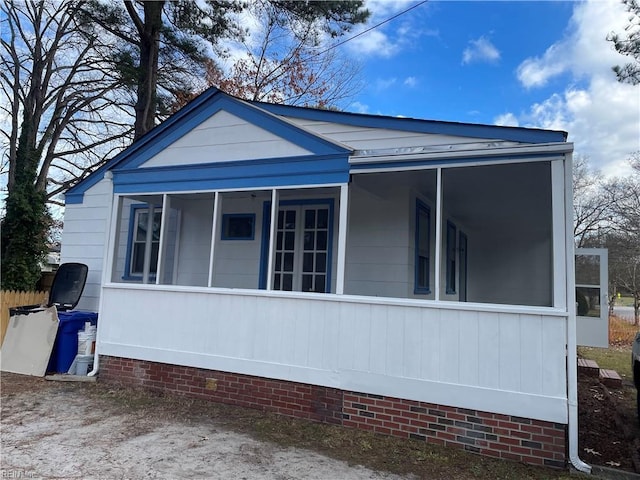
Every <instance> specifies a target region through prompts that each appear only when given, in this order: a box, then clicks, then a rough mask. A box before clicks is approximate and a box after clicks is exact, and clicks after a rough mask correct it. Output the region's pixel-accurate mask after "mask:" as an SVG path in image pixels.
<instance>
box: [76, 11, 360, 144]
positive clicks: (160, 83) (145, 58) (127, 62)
mask: <svg viewBox="0 0 640 480" xmlns="http://www.w3.org/2000/svg"><path fill="white" fill-rule="evenodd" d="M87 5H88V7H87V8H84V9H83V15H85V16H86V17H87V18H91V19H93V20H94V21H95V22H96V23H97V24H99V25H100V26H101V28H103V29H104V30H105V31H107V32H110V33H111V34H113V35H115V36H116V37H118V39H119V40H120V42H119V43H118V44H117V48H115V49H114V55H113V65H114V66H115V68H114V70H115V71H117V72H118V73H119V74H120V75H121V76H122V78H123V79H124V80H125V81H127V82H128V83H129V86H130V88H131V89H132V90H135V98H136V101H135V114H136V119H135V138H136V139H138V138H140V137H141V136H142V135H144V134H145V133H146V132H147V131H149V130H151V128H153V126H154V125H155V122H156V120H157V118H158V117H160V118H161V117H162V115H163V113H167V112H166V111H163V106H165V105H170V106H172V107H173V108H175V99H176V98H178V99H185V98H191V97H192V96H194V95H195V94H196V93H197V92H198V88H194V79H195V78H198V74H199V73H203V72H204V68H205V67H206V66H207V65H211V64H212V62H213V57H212V54H215V55H216V56H217V58H218V59H220V58H224V56H225V52H224V47H223V46H221V44H222V43H223V41H224V40H225V39H226V40H228V39H230V38H231V39H238V38H242V37H244V36H245V35H246V34H247V31H246V29H245V28H244V27H243V26H242V25H241V22H240V20H239V18H238V16H237V14H238V13H240V12H243V11H245V10H247V9H254V10H260V11H261V13H265V12H267V13H270V14H271V15H272V16H271V18H272V19H274V20H276V21H277V22H278V25H277V26H278V28H279V30H280V31H287V32H288V33H289V35H293V36H294V37H297V36H298V32H299V31H303V32H305V31H306V33H307V35H308V36H309V39H310V38H311V35H319V34H321V33H323V34H326V35H330V36H340V35H342V34H344V33H345V32H347V31H349V29H350V28H351V27H352V26H353V24H356V23H362V22H364V21H366V19H367V18H368V16H369V12H368V11H367V10H365V9H364V8H362V7H363V1H362V0H350V1H346V0H325V1H308V2H300V1H295V0H293V1H289V0H255V1H253V2H241V1H221V0H202V1H199V2H193V1H190V0H175V1H166V0H154V1H151V0H136V1H133V0H124V3H123V6H124V8H122V6H120V5H118V4H116V3H115V2H113V1H111V2H109V1H105V0H91V1H90V2H89V3H88V4H87ZM306 44H307V43H305V45H306ZM272 58H273V57H272ZM291 62H292V61H291V60H289V63H291ZM260 71H261V72H262V71H264V70H262V69H260ZM283 75H284V73H279V74H278V76H283ZM271 78H272V77H271ZM307 85H308V87H307V88H311V87H312V86H313V85H314V84H313V82H308V83H307ZM197 86H199V85H197V83H196V87H197ZM315 88H317V87H315ZM296 94H297V95H303V94H304V92H303V91H297V92H296Z"/></svg>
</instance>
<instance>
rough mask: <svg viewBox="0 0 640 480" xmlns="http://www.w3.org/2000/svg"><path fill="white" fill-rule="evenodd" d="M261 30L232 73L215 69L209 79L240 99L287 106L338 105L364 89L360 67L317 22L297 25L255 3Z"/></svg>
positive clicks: (287, 16)
mask: <svg viewBox="0 0 640 480" xmlns="http://www.w3.org/2000/svg"><path fill="white" fill-rule="evenodd" d="M252 14H253V16H254V18H255V19H256V21H258V22H260V24H261V28H260V29H259V31H258V32H255V33H253V34H252V36H251V37H247V38H245V39H244V41H242V42H240V48H241V49H242V50H244V54H243V55H242V56H239V57H236V58H235V62H234V63H233V64H232V65H231V67H230V68H229V69H228V71H227V72H226V73H223V71H222V70H221V69H218V68H215V66H213V68H209V70H208V81H209V83H210V84H212V85H218V86H219V87H220V88H221V89H222V90H224V91H225V92H227V93H230V94H232V95H235V96H237V97H240V98H245V99H248V100H254V101H265V102H271V103H284V104H287V105H302V106H315V107H320V108H328V107H335V106H336V105H337V104H338V103H339V102H340V101H342V100H345V99H348V98H351V97H353V95H355V94H356V93H357V92H358V90H359V89H360V87H361V82H359V81H358V74H359V66H358V63H357V62H354V61H353V59H350V60H347V59H346V58H344V57H340V56H339V55H338V53H337V50H336V49H334V48H331V46H327V43H326V42H324V41H323V38H322V37H323V36H322V35H321V32H319V31H318V28H317V26H316V25H315V24H313V23H307V22H300V21H297V20H296V18H295V17H292V15H291V14H290V13H289V12H287V11H283V10H280V9H278V8H275V7H274V5H273V4H271V3H255V4H254V5H253V8H252Z"/></svg>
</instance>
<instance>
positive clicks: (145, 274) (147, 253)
mask: <svg viewBox="0 0 640 480" xmlns="http://www.w3.org/2000/svg"><path fill="white" fill-rule="evenodd" d="M147 205H149V216H148V217H147V236H146V238H145V241H144V267H143V268H142V283H144V284H147V283H149V270H150V269H151V248H152V245H153V216H154V214H155V211H154V210H155V207H154V206H153V203H147ZM157 277H158V275H157V273H156V278H157Z"/></svg>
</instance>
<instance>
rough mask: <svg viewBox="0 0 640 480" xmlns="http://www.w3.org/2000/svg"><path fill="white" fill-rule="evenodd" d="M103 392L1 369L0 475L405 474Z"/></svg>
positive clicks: (220, 413)
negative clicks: (352, 462)
mask: <svg viewBox="0 0 640 480" xmlns="http://www.w3.org/2000/svg"><path fill="white" fill-rule="evenodd" d="M104 388H105V387H102V390H101V391H98V390H100V389H99V388H98V387H97V386H96V385H95V384H82V385H79V384H77V383H73V384H72V383H60V382H51V381H46V380H43V379H39V378H34V377H23V376H19V375H12V374H6V373H3V374H2V410H1V420H2V436H1V447H2V460H1V464H0V478H47V479H49V478H56V479H62V478H64V479H74V478H78V479H183V478H184V479H198V478H201V479H205V478H206V479H217V478H220V479H231V478H232V479H294V478H305V479H337V478H340V479H364V478H367V479H395V478H411V477H399V476H396V475H391V474H387V473H379V472H375V471H372V470H368V469H366V468H364V467H361V466H350V465H348V464H347V463H345V462H342V461H339V460H334V459H330V458H328V457H325V456H322V455H320V454H318V453H315V452H311V451H308V450H305V449H300V448H294V447H286V446H279V445H277V444H274V443H270V442H263V441H259V440H255V439H254V438H251V437H250V436H249V435H248V434H245V433H243V432H242V431H241V430H242V429H241V428H240V432H238V428H233V429H232V428H231V427H234V426H236V427H237V426H238V425H240V423H239V422H238V421H237V420H238V418H233V417H232V418H225V413H229V412H231V410H229V409H227V410H228V411H226V410H225V408H224V406H219V407H217V408H216V407H215V406H212V410H211V411H209V412H204V414H203V413H202V412H191V413H192V414H190V413H189V410H190V408H189V400H184V401H182V399H175V400H173V401H174V402H180V404H175V403H174V404H173V405H172V403H171V401H169V402H166V401H163V402H154V401H153V398H151V399H149V397H148V396H147V395H146V394H145V395H140V396H136V395H135V394H134V395H133V396H132V395H131V393H130V392H128V393H123V391H119V390H117V389H116V390H105V389H104ZM172 406H173V407H175V408H172ZM235 415H237V413H236V414H235ZM247 415H251V412H247ZM256 418H259V417H256ZM244 420H246V419H244Z"/></svg>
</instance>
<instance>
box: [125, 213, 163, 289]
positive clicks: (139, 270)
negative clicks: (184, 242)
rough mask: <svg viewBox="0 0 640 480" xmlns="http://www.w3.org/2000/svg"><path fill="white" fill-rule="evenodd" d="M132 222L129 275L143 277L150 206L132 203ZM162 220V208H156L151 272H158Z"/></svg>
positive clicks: (128, 259) (128, 260) (128, 256)
mask: <svg viewBox="0 0 640 480" xmlns="http://www.w3.org/2000/svg"><path fill="white" fill-rule="evenodd" d="M131 219H132V220H131V222H130V226H131V227H132V228H130V229H129V244H128V248H127V251H128V255H127V264H128V270H127V272H128V276H129V277H130V278H131V277H141V276H142V275H143V273H144V257H145V253H146V249H147V238H148V230H149V208H148V207H144V206H140V205H132V206H131ZM161 222H162V209H161V208H154V210H153V220H152V227H151V239H150V243H151V262H150V265H149V273H150V274H154V275H155V274H156V272H157V270H158V251H159V249H160V224H161Z"/></svg>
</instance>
